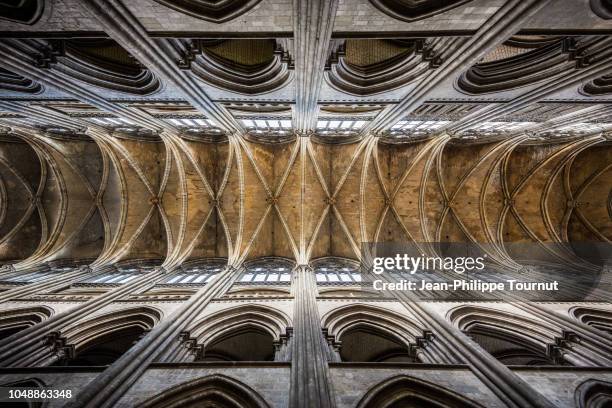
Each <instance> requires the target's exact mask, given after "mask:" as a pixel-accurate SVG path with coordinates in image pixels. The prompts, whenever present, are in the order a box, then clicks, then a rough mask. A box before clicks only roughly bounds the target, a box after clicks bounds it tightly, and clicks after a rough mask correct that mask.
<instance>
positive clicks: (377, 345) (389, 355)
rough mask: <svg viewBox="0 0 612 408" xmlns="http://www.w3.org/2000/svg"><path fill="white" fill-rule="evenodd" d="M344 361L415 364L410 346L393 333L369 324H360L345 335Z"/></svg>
mask: <svg viewBox="0 0 612 408" xmlns="http://www.w3.org/2000/svg"><path fill="white" fill-rule="evenodd" d="M340 341H341V342H342V347H341V348H340V357H341V358H342V361H364V362H379V363H382V362H385V363H389V362H415V359H414V357H413V356H411V355H410V354H409V346H408V345H406V344H404V343H402V341H401V340H400V339H399V338H398V337H396V336H394V335H393V334H391V333H387V332H384V331H382V330H380V329H379V328H377V327H375V326H373V325H369V324H359V325H356V326H355V327H351V328H350V329H348V330H347V331H346V332H344V333H343V335H342V337H341V339H340Z"/></svg>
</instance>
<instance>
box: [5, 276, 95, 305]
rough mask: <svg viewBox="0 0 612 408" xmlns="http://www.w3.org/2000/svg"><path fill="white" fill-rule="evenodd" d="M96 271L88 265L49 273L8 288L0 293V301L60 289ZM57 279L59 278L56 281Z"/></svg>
mask: <svg viewBox="0 0 612 408" xmlns="http://www.w3.org/2000/svg"><path fill="white" fill-rule="evenodd" d="M29 272H31V270H26V271H19V273H18V274H20V275H22V274H26V273H29ZM96 274H98V272H92V271H91V270H90V269H89V268H88V267H80V268H78V269H77V270H75V271H71V272H67V273H51V274H49V275H48V276H45V277H44V278H43V279H41V280H40V281H36V282H32V283H30V284H27V285H24V286H20V287H18V288H14V289H9V290H7V291H5V292H1V293H0V303H1V302H7V301H9V300H11V299H14V298H17V297H27V296H32V295H36V294H39V293H44V292H52V291H54V290H57V289H60V288H62V287H64V286H68V285H71V284H73V283H75V282H78V281H80V280H82V279H83V278H86V277H88V276H94V275H96ZM58 279H61V280H59V281H58Z"/></svg>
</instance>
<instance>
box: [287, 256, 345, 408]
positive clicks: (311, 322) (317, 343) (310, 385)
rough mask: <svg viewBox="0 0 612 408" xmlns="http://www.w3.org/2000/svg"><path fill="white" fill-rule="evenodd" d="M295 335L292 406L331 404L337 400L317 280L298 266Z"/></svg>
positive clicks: (326, 406) (326, 407)
mask: <svg viewBox="0 0 612 408" xmlns="http://www.w3.org/2000/svg"><path fill="white" fill-rule="evenodd" d="M291 290H292V292H293V297H294V301H293V302H294V306H293V314H294V317H293V321H294V323H293V324H294V328H293V339H292V353H291V394H290V399H289V401H290V402H289V406H290V407H292V408H301V407H318V408H329V407H333V406H334V405H335V404H334V402H333V399H332V395H331V388H330V380H329V366H328V363H327V353H326V351H325V349H326V347H327V344H326V341H325V338H324V337H323V331H322V330H321V320H320V318H319V312H318V310H317V298H316V294H317V284H316V282H315V279H314V272H313V270H312V269H311V268H309V267H307V266H303V265H302V266H298V267H297V268H296V269H295V270H294V272H293V281H292V288H291Z"/></svg>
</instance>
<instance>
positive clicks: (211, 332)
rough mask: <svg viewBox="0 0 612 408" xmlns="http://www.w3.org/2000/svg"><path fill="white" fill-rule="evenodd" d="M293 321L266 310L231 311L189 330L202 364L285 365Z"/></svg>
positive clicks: (242, 308)
mask: <svg viewBox="0 0 612 408" xmlns="http://www.w3.org/2000/svg"><path fill="white" fill-rule="evenodd" d="M289 327H290V319H289V317H288V316H286V315H285V314H284V313H282V312H280V311H278V310H275V309H272V308H270V307H267V306H261V305H250V306H248V307H243V306H239V307H232V308H229V309H226V310H222V311H220V312H217V313H214V314H213V315H211V316H208V317H206V318H204V319H203V320H200V321H199V322H197V323H196V324H195V325H194V326H193V327H191V328H190V329H189V330H188V333H189V339H191V343H192V345H191V349H192V354H193V358H194V359H195V360H199V361H272V360H276V361H286V360H287V358H288V356H287V354H286V352H287V341H288V337H289V335H288V334H287V333H288V329H289Z"/></svg>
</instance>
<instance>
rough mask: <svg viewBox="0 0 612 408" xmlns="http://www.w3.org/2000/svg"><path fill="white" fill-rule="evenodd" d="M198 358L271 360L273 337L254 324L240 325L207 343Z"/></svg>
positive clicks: (205, 359)
mask: <svg viewBox="0 0 612 408" xmlns="http://www.w3.org/2000/svg"><path fill="white" fill-rule="evenodd" d="M199 360H201V361H272V360H274V338H273V337H272V335H271V334H270V333H269V332H268V331H266V330H264V329H262V328H260V327H257V326H256V325H251V324H245V325H241V326H239V327H237V328H236V329H234V330H231V331H229V332H228V333H226V334H223V335H221V336H219V338H216V339H214V340H213V341H212V342H211V343H209V344H208V345H207V346H206V349H205V350H204V353H203V356H202V357H201V358H200V359H199Z"/></svg>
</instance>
